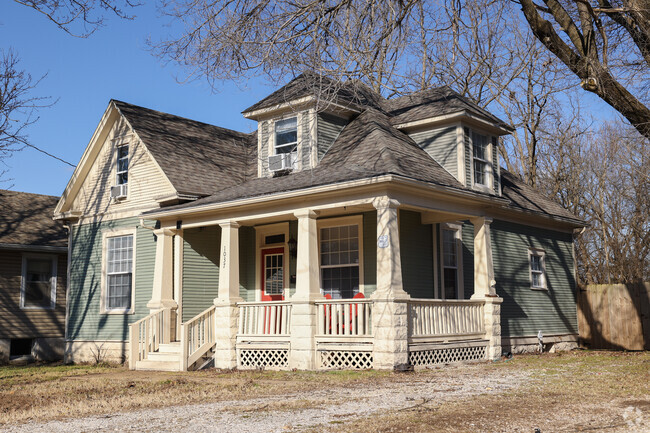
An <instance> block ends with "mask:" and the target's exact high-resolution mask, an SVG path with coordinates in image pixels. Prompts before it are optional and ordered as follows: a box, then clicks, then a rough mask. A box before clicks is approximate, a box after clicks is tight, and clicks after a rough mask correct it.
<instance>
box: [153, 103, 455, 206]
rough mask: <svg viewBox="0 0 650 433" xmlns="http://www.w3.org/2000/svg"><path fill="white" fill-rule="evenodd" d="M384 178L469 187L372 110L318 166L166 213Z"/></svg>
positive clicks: (253, 182)
mask: <svg viewBox="0 0 650 433" xmlns="http://www.w3.org/2000/svg"><path fill="white" fill-rule="evenodd" d="M385 174H397V175H401V176H404V177H408V178H411V179H415V180H421V181H425V182H430V183H434V184H437V185H443V186H449V187H453V188H458V189H466V188H465V187H464V186H463V185H462V184H461V183H460V182H458V181H457V180H456V178H454V177H453V176H452V175H451V174H449V172H447V171H446V170H445V169H444V168H442V167H441V166H440V164H438V163H437V162H436V161H435V160H434V159H433V158H431V157H430V156H429V155H428V154H427V153H426V152H425V151H424V150H422V149H421V148H420V147H418V146H417V144H415V142H414V141H413V140H412V139H411V138H410V137H409V136H408V135H406V134H404V133H403V132H401V131H398V130H397V129H395V128H394V127H393V126H392V125H391V124H390V121H389V119H388V117H387V116H386V115H385V114H383V113H380V112H379V111H377V110H375V109H372V108H369V109H366V110H365V111H364V112H363V113H361V114H360V115H359V116H358V117H357V118H355V119H354V120H353V121H352V122H350V123H349V124H348V125H346V127H345V128H344V129H343V131H341V133H340V134H339V136H338V138H337V139H336V140H335V142H334V143H333V144H332V146H331V147H330V149H329V150H328V152H327V153H326V154H325V156H324V157H323V159H322V160H321V161H320V163H319V164H318V165H317V166H316V168H313V169H309V170H303V171H300V172H296V173H290V174H287V175H285V176H280V177H272V178H266V177H264V178H255V179H252V180H249V181H247V182H244V183H242V184H240V185H237V186H234V187H231V188H227V189H224V190H222V191H220V192H218V193H216V194H214V195H212V196H210V197H206V198H203V199H200V200H197V201H194V202H191V203H186V204H182V205H177V206H172V207H169V208H165V210H172V209H183V208H190V207H195V206H201V205H203V204H210V203H218V202H224V201H231V200H236V199H241V198H250V197H259V196H265V195H271V194H275V193H279V192H287V191H294V190H299V189H303V188H309V187H315V186H322V185H329V184H336V183H341V182H346V181H351V180H358V179H366V178H372V177H377V176H381V175H385ZM152 212H158V211H152Z"/></svg>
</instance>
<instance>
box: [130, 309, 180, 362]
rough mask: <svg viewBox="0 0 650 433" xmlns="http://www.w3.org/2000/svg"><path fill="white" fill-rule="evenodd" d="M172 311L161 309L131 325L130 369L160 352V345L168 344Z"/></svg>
mask: <svg viewBox="0 0 650 433" xmlns="http://www.w3.org/2000/svg"><path fill="white" fill-rule="evenodd" d="M169 323H171V309H169V308H161V309H160V310H158V311H154V312H153V313H151V314H149V315H148V316H145V317H143V318H142V319H140V320H138V321H137V322H134V323H132V324H131V325H129V345H130V346H129V368H130V369H131V370H134V369H135V364H136V362H138V361H143V360H145V359H147V357H148V355H149V352H155V351H157V350H158V347H159V346H160V343H168V342H169V340H170V334H171V332H170V331H171V329H169V326H165V325H166V324H169Z"/></svg>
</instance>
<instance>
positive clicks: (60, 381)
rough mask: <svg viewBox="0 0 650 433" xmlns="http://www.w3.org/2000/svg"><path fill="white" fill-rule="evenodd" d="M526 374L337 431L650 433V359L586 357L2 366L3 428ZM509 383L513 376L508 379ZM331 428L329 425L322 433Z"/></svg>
mask: <svg viewBox="0 0 650 433" xmlns="http://www.w3.org/2000/svg"><path fill="white" fill-rule="evenodd" d="M522 371H524V372H526V373H527V377H528V378H529V379H526V380H525V381H524V382H523V383H521V384H519V385H517V386H515V387H514V388H512V389H511V390H508V391H504V392H500V393H498V394H494V393H490V392H487V391H488V390H486V392H484V393H483V392H482V391H481V392H477V395H473V396H469V397H461V398H456V399H452V400H450V401H445V402H436V401H413V405H412V407H410V408H406V409H404V408H402V409H401V410H395V411H389V412H384V413H382V414H381V415H377V414H375V415H373V416H372V417H369V418H356V419H352V420H350V419H346V420H345V422H342V423H339V422H332V423H330V424H329V425H328V426H326V427H325V428H329V429H330V430H332V431H341V432H343V431H364V432H365V431H378V432H391V431H394V432H402V431H410V432H424V431H437V432H465V431H466V432H476V431H490V432H497V431H530V432H531V433H532V432H533V430H534V428H535V427H538V428H540V429H541V431H542V432H545V433H546V432H559V431H650V424H649V423H650V353H648V352H641V353H620V352H586V351H576V352H572V353H564V354H544V355H542V356H539V355H526V356H516V357H515V358H514V359H512V360H508V361H500V362H495V363H484V364H481V365H479V366H472V368H464V367H460V368H456V367H454V368H441V369H434V370H422V371H416V372H414V373H389V372H377V371H360V372H349V371H348V372H271V371H264V372H261V371H247V372H242V371H218V370H206V371H198V372H189V373H163V372H134V371H128V370H127V369H126V368H124V367H115V366H106V365H104V366H102V365H100V366H84V365H79V366H63V365H46V366H31V367H0V427H1V426H2V425H3V424H5V425H6V424H22V423H24V422H27V421H30V420H31V421H45V420H52V419H62V418H78V417H82V416H86V415H94V414H109V413H115V412H121V411H132V410H137V409H143V408H153V407H164V406H166V405H174V406H180V405H186V404H192V403H206V402H217V401H226V400H229V401H231V400H248V399H253V398H260V397H265V396H269V395H294V397H291V398H287V399H285V400H283V401H282V402H277V401H276V402H274V403H272V404H271V403H270V405H269V406H268V407H259V406H251V407H250V408H248V409H247V407H246V406H245V405H244V406H242V407H241V408H240V409H239V411H240V412H241V414H242V416H243V417H245V416H246V415H245V412H246V411H247V410H250V411H260V410H261V411H265V410H269V411H296V410H300V409H304V408H309V407H323V406H326V405H327V404H328V403H330V404H332V402H328V401H327V400H323V398H322V394H321V397H319V398H316V397H315V396H314V397H311V396H310V391H316V390H319V391H320V390H328V389H333V388H336V389H345V388H353V387H359V386H370V387H390V386H391V384H393V385H397V384H398V383H399V384H402V385H403V384H404V383H405V382H409V381H413V382H414V383H415V382H422V381H423V380H432V379H433V380H435V378H436V377H441V376H449V375H453V376H454V378H455V379H457V380H462V379H463V377H468V376H469V375H472V376H474V377H475V376H476V375H481V374H490V373H494V372H505V373H508V372H512V373H515V372H522ZM505 377H508V376H507V374H506V375H505ZM316 430H317V431H322V430H323V426H320V427H319V428H317V429H316Z"/></svg>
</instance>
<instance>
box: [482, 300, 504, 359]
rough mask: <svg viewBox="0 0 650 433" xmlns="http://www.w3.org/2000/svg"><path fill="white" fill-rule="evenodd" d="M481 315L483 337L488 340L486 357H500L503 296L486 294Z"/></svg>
mask: <svg viewBox="0 0 650 433" xmlns="http://www.w3.org/2000/svg"><path fill="white" fill-rule="evenodd" d="M484 300H485V306H484V307H483V315H484V320H485V339H486V340H488V347H487V359H489V360H491V361H494V360H497V359H499V358H501V303H502V302H503V298H500V297H498V296H486V297H485V298H484Z"/></svg>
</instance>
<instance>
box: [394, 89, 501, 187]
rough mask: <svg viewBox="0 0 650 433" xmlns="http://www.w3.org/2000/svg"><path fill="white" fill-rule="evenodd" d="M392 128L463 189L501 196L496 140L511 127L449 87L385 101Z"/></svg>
mask: <svg viewBox="0 0 650 433" xmlns="http://www.w3.org/2000/svg"><path fill="white" fill-rule="evenodd" d="M387 107H388V113H389V115H390V116H391V123H392V124H393V126H395V127H396V128H397V129H400V130H401V131H403V132H405V133H407V134H408V135H409V137H411V138H412V139H413V141H415V142H416V143H417V144H418V146H420V147H421V148H422V149H424V150H425V151H426V152H427V153H428V154H429V155H430V156H431V157H432V158H433V159H435V160H436V161H437V162H438V163H439V164H440V165H441V166H442V167H443V168H444V169H445V170H447V171H448V172H449V173H450V174H451V175H452V176H454V177H455V178H456V179H457V180H458V181H459V182H461V183H462V184H463V185H464V186H466V187H467V188H471V189H473V190H476V191H481V192H485V193H489V194H494V195H501V182H500V178H501V177H500V167H499V137H500V136H502V135H506V134H509V133H510V132H511V131H512V128H511V127H510V126H508V125H507V124H506V123H505V122H503V121H502V120H500V119H499V118H497V117H495V116H494V115H492V114H491V113H489V112H487V111H486V110H484V109H482V108H480V107H479V106H478V105H476V104H474V103H473V102H471V101H469V100H468V99H467V98H464V97H463V96H461V95H460V94H458V93H456V92H454V91H453V90H452V89H450V88H449V87H439V88H436V89H430V90H425V91H422V92H418V93H414V94H412V95H407V96H403V97H400V98H396V99H393V100H389V101H388V102H387Z"/></svg>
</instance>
